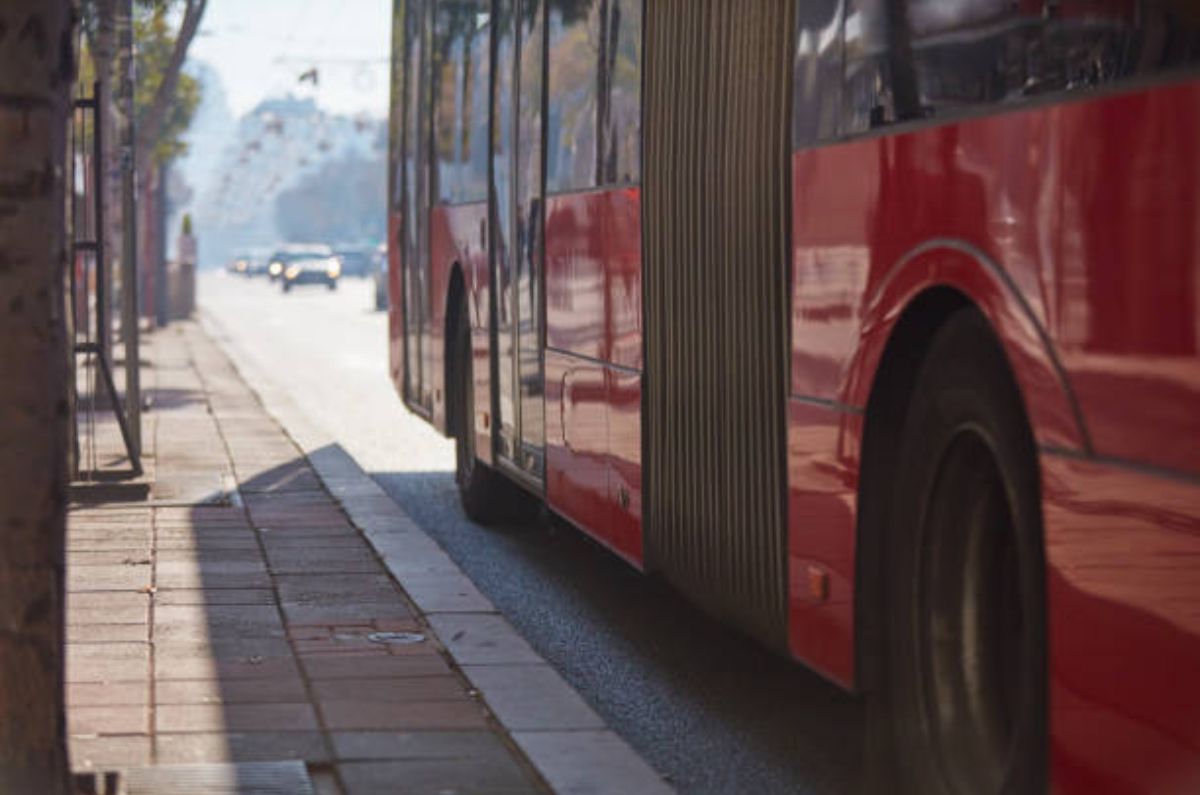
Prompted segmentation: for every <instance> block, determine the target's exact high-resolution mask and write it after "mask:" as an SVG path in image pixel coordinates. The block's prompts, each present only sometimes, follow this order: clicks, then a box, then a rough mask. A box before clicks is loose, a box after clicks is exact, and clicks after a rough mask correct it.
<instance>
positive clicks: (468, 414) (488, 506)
mask: <svg viewBox="0 0 1200 795" xmlns="http://www.w3.org/2000/svg"><path fill="white" fill-rule="evenodd" d="M451 343H452V347H451V348H450V350H451V351H453V353H454V359H453V362H454V367H453V380H454V384H453V389H452V391H451V392H450V394H449V395H448V397H449V398H450V405H451V409H452V410H453V411H454V418H455V420H454V428H455V435H454V454H455V455H454V457H455V480H456V481H457V483H458V493H459V498H460V499H461V500H462V506H463V511H464V512H465V513H466V514H467V517H468V518H469V519H471V521H473V522H477V523H479V524H482V525H494V524H500V523H502V522H510V521H519V520H520V519H521V518H522V517H523V515H524V513H525V507H526V504H527V502H528V500H527V498H526V497H525V495H523V494H521V493H520V490H519V489H518V487H517V486H516V485H515V484H513V483H511V482H510V481H508V480H507V479H506V478H505V477H504V476H503V475H501V474H500V473H498V472H496V470H494V469H492V468H491V467H490V466H488V465H487V464H485V463H483V462H482V461H480V460H479V459H478V458H476V457H475V408H474V406H475V385H474V379H473V378H472V377H471V333H470V329H469V328H468V327H467V308H466V306H465V302H464V305H463V306H460V307H459V311H458V313H457V318H456V321H455V324H454V329H453V334H452V339H451Z"/></svg>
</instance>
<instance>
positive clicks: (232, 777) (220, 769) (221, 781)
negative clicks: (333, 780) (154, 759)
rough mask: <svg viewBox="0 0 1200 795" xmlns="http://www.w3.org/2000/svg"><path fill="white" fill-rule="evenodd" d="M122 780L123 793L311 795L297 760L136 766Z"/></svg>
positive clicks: (309, 786) (140, 794)
mask: <svg viewBox="0 0 1200 795" xmlns="http://www.w3.org/2000/svg"><path fill="white" fill-rule="evenodd" d="M124 784H125V787H124V795H314V793H313V785H312V780H311V779H310V778H309V777H308V769H307V768H306V767H305V766H304V763H303V762H301V761H298V760H294V761H288V762H242V763H237V764H208V765H156V766H155V767H138V768H132V769H129V770H126V771H125V782H124Z"/></svg>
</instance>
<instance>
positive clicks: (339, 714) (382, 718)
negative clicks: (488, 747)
mask: <svg viewBox="0 0 1200 795" xmlns="http://www.w3.org/2000/svg"><path fill="white" fill-rule="evenodd" d="M321 715H322V716H323V718H324V721H325V725H326V726H327V727H328V728H330V729H332V730H349V729H395V730H408V731H412V730H418V729H427V730H431V731H436V730H441V729H482V728H485V727H486V726H487V720H486V713H485V712H484V709H483V707H482V706H481V705H480V704H479V703H477V702H475V701H473V700H471V699H469V698H467V697H466V695H462V696H460V697H459V699H458V700H455V701H409V702H405V703H395V702H386V701H377V700H374V699H366V700H363V699H356V700H353V701H322V702H321Z"/></svg>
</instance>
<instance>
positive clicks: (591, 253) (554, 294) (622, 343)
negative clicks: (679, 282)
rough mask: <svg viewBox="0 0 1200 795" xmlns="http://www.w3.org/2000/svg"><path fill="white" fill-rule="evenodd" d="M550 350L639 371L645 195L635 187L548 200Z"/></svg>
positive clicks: (640, 361)
mask: <svg viewBox="0 0 1200 795" xmlns="http://www.w3.org/2000/svg"><path fill="white" fill-rule="evenodd" d="M546 344H547V345H548V346H549V347H551V348H556V349H558V350H559V351H562V352H564V353H574V354H579V355H581V356H586V357H589V358H591V359H598V360H600V361H602V362H607V363H610V364H615V365H620V366H623V367H627V368H632V369H634V370H640V369H641V367H642V235H641V195H640V193H639V191H638V190H637V189H636V188H617V189H614V190H604V191H593V192H590V193H577V194H564V195H557V196H550V197H548V198H547V199H546Z"/></svg>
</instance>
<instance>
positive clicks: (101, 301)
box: [70, 83, 142, 477]
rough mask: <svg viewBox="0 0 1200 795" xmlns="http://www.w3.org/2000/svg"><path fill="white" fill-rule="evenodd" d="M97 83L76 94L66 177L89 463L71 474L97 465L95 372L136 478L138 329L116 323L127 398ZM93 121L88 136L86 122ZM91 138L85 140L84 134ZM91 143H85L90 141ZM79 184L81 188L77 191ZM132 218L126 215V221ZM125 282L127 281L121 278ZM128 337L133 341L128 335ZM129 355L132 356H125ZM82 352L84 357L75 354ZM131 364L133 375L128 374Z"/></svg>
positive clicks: (80, 408)
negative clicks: (120, 380)
mask: <svg viewBox="0 0 1200 795" xmlns="http://www.w3.org/2000/svg"><path fill="white" fill-rule="evenodd" d="M101 119H102V111H101V96H100V84H99V83H95V84H93V86H92V96H90V97H79V98H77V99H76V100H75V103H74V116H73V118H72V124H71V163H72V168H73V171H74V178H73V179H72V180H71V186H72V187H71V197H72V208H71V218H72V225H73V227H74V232H73V235H72V237H71V243H72V246H71V249H72V250H71V270H70V291H71V300H70V307H71V310H70V311H71V312H73V313H74V324H73V325H74V328H75V341H74V343H75V344H74V353H75V362H76V367H75V372H76V373H77V374H80V373H82V375H83V377H84V382H85V384H84V386H85V389H84V391H83V394H80V390H79V385H78V381H77V386H76V395H77V399H76V401H75V423H76V439H77V448H78V440H81V439H82V440H83V441H84V442H85V443H86V445H87V448H88V453H89V455H88V456H87V459H88V460H87V464H88V466H87V467H86V468H85V465H84V463H85V462H84V456H81V455H78V454H77V455H76V457H75V460H76V473H75V475H76V477H81V476H84V475H85V474H86V475H88V476H91V477H94V476H95V475H96V474H98V473H99V470H100V466H99V463H98V461H97V457H96V448H97V443H96V412H97V404H96V397H97V395H98V391H97V385H96V383H95V378H96V374H97V372H98V373H99V375H100V379H101V384H100V387H102V388H103V390H104V392H105V393H107V396H108V402H109V404H110V406H111V408H112V411H113V413H114V415H115V416H116V421H117V426H118V428H119V429H120V432H121V440H122V442H123V443H124V446H125V452H126V454H127V455H128V457H129V464H130V469H131V470H132V475H133V476H134V477H136V476H138V475H141V474H142V462H141V451H140V449H139V447H140V445H139V444H138V436H139V434H136V433H135V432H134V428H133V426H132V425H131V420H132V422H134V423H140V421H141V417H140V412H139V411H137V409H138V408H140V405H141V395H140V389H139V388H138V379H137V377H136V370H137V367H138V364H139V363H138V361H137V350H138V346H137V343H136V340H137V334H138V328H137V322H136V319H135V320H134V322H133V323H132V324H131V323H129V322H128V319H127V318H123V320H122V323H121V336H122V340H123V343H124V346H125V359H126V361H125V366H126V376H127V377H126V383H125V400H124V401H122V400H121V397H120V395H119V393H118V391H117V385H116V381H115V380H114V378H113V369H112V319H111V309H112V293H113V291H112V274H111V269H110V267H109V265H110V264H109V263H108V262H107V261H106V257H105V245H104V244H105V240H104V233H105V218H106V215H105V207H104V180H105V176H106V175H105V163H104V134H103V126H104V125H103V124H102V120H101ZM89 120H90V122H91V124H90V136H89V134H88V133H89V126H88V121H89ZM89 138H90V140H89ZM89 143H90V144H91V145H90V146H89V145H88V144H89ZM80 188H82V190H80ZM131 220H132V219H130V218H125V219H124V222H125V223H130V222H131ZM122 287H123V289H129V288H130V287H132V285H123V286H122ZM131 341H132V342H133V344H132V345H131V344H130V342H131ZM131 355H132V356H133V357H134V358H133V360H132V361H130V356H131ZM81 356H82V357H83V359H82V362H81V361H80V358H79V357H81ZM131 368H132V369H133V371H134V376H133V377H132V378H130V377H128V375H129V370H130V369H131Z"/></svg>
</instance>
